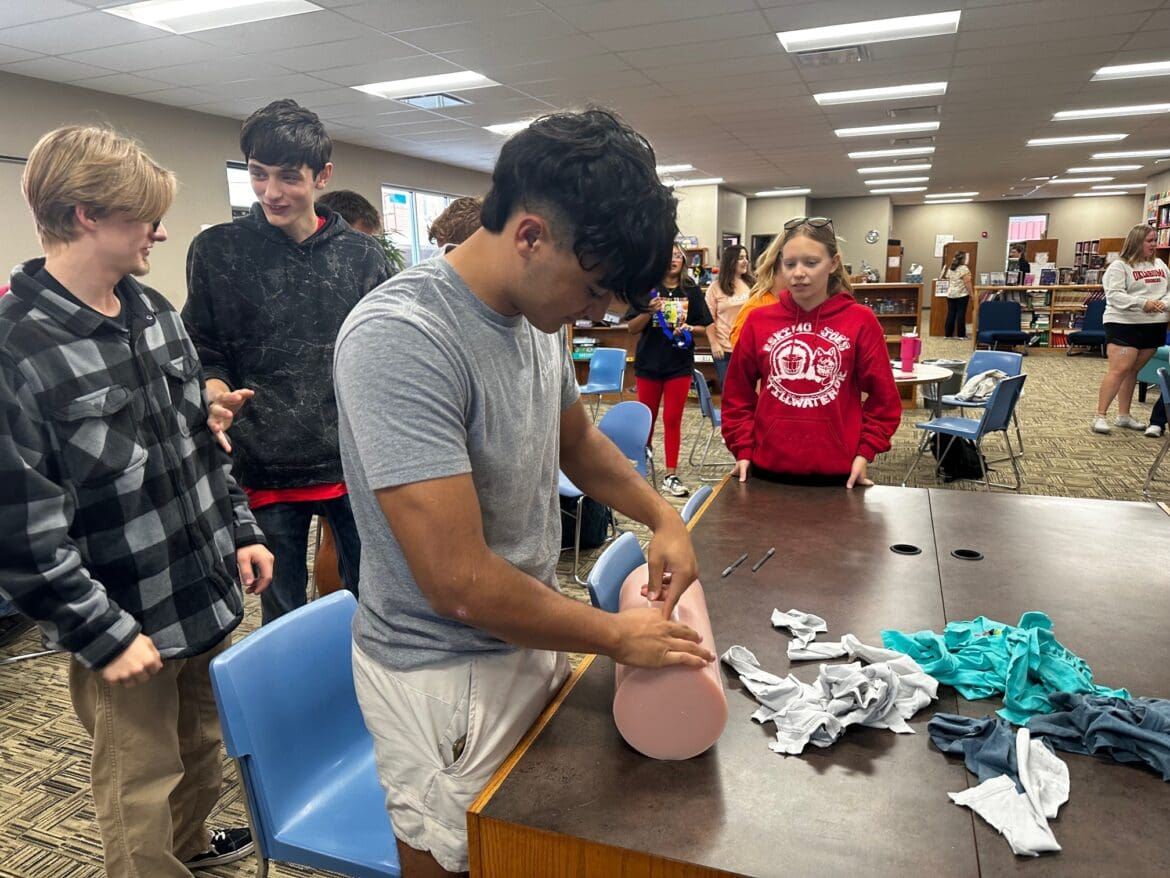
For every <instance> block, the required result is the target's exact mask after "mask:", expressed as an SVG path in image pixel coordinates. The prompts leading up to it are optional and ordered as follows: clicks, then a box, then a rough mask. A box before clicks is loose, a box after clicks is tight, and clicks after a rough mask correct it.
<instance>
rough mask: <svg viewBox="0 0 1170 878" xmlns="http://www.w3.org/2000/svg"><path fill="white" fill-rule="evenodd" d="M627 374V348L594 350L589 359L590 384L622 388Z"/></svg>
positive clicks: (588, 381)
mask: <svg viewBox="0 0 1170 878" xmlns="http://www.w3.org/2000/svg"><path fill="white" fill-rule="evenodd" d="M625 374H626V349H625V348H594V350H593V356H592V357H590V359H589V378H588V380H587V383H589V384H607V385H610V386H613V387H621V386H622V380H623V379H624V377H625Z"/></svg>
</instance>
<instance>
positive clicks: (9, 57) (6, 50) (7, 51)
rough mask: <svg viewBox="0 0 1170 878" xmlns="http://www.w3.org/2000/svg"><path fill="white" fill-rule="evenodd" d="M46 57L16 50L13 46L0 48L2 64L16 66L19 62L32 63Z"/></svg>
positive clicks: (24, 50)
mask: <svg viewBox="0 0 1170 878" xmlns="http://www.w3.org/2000/svg"><path fill="white" fill-rule="evenodd" d="M41 57H44V56H42V55H40V54H38V53H36V52H30V51H28V50H27V49H16V48H13V47H12V46H0V64H15V63H16V62H17V61H31V60H32V59H33V58H41Z"/></svg>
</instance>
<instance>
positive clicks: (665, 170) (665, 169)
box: [654, 164, 695, 174]
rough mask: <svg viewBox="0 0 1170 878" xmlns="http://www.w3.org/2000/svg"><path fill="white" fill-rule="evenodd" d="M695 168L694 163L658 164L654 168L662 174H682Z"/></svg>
mask: <svg viewBox="0 0 1170 878" xmlns="http://www.w3.org/2000/svg"><path fill="white" fill-rule="evenodd" d="M694 169H695V166H694V165H688V164H681V165H658V167H656V168H655V169H654V170H656V171H657V172H658V173H660V174H681V173H682V172H683V171H693V170H694Z"/></svg>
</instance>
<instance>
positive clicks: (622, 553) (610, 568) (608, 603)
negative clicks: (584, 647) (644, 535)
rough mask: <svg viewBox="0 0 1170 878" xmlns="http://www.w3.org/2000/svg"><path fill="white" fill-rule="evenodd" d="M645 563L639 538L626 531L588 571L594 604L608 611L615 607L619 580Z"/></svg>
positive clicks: (621, 580)
mask: <svg viewBox="0 0 1170 878" xmlns="http://www.w3.org/2000/svg"><path fill="white" fill-rule="evenodd" d="M645 563H646V556H645V555H644V554H642V547H641V546H640V545H638V538H637V537H636V536H634V535H633V534H632V533H630V532H629V531H627V532H626V533H624V534H622V535H621V536H620V537H618V538H617V539H616V540H614V541H613V542H612V543H610V544H609V546H607V547H606V550H605V551H604V552H602V553H601V557H600V558H598V559H597V563H596V564H594V565H593V569H592V570H590V571H589V579H588V581H587V583H586V585H587V587H588V589H589V600H590V601H592V602H593V606H595V607H597V608H598V609H599V610H605V611H606V612H607V613H616V612H617V611H618V597H619V596H620V595H621V591H622V583H623V582H625V581H626V577H627V576H629V575H630V573H631V572H633V571H634V570H635V569H636V568H638V567H640V566H641V565H643V564H645Z"/></svg>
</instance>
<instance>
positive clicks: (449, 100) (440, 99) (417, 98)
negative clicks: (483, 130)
mask: <svg viewBox="0 0 1170 878" xmlns="http://www.w3.org/2000/svg"><path fill="white" fill-rule="evenodd" d="M394 100H396V101H398V102H399V103H403V104H410V105H411V106H412V107H418V108H419V109H420V110H441V109H443V108H444V107H462V106H466V105H467V104H470V103H471V101H469V100H467V99H466V98H458V97H455V95H449V94H447V93H446V92H439V93H438V94H433V95H407V96H406V97H403V98H394Z"/></svg>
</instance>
